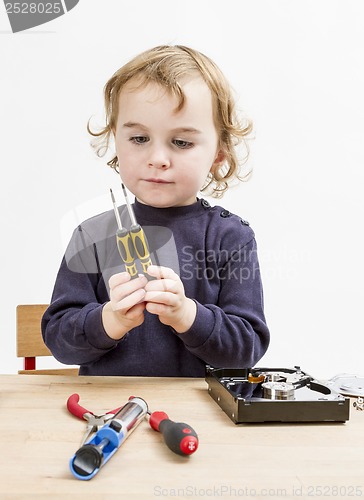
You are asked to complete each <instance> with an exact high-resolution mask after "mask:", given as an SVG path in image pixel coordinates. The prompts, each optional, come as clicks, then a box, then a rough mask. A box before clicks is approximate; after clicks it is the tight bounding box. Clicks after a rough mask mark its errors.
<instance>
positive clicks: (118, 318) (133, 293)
mask: <svg viewBox="0 0 364 500" xmlns="http://www.w3.org/2000/svg"><path fill="white" fill-rule="evenodd" d="M147 283H148V280H147V278H146V277H145V276H141V275H140V276H139V277H138V278H135V279H133V280H132V279H131V278H130V275H129V273H127V272H123V273H118V274H114V275H113V276H111V278H110V279H109V287H110V302H107V303H106V304H105V306H104V307H103V310H102V322H103V325H104V329H105V331H106V333H107V334H108V335H109V337H111V338H112V339H114V340H120V339H121V338H122V337H123V336H124V335H125V334H126V333H127V332H128V331H129V330H131V329H132V328H135V327H136V326H139V325H141V324H142V323H143V321H144V309H145V302H143V298H144V296H145V290H144V287H145V285H146V284H147Z"/></svg>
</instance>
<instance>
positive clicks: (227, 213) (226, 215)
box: [220, 210, 231, 219]
mask: <svg viewBox="0 0 364 500" xmlns="http://www.w3.org/2000/svg"><path fill="white" fill-rule="evenodd" d="M220 217H223V218H224V219H226V218H227V217H231V212H229V210H223V211H222V212H220Z"/></svg>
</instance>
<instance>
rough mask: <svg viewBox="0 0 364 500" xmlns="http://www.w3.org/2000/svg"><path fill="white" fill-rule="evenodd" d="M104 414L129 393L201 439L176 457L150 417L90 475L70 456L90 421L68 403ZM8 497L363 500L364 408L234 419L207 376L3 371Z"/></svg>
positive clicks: (0, 460)
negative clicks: (83, 477)
mask: <svg viewBox="0 0 364 500" xmlns="http://www.w3.org/2000/svg"><path fill="white" fill-rule="evenodd" d="M75 392H76V393H78V394H79V395H80V398H81V400H80V403H81V404H82V405H83V406H85V407H86V408H88V409H90V410H92V411H94V412H101V413H103V412H104V411H105V410H110V409H112V408H114V407H116V406H121V405H122V404H124V403H125V402H126V401H127V399H128V398H129V396H131V395H134V396H140V397H142V398H144V399H145V400H146V401H147V403H148V405H149V408H150V410H151V411H155V410H161V411H165V412H166V413H168V414H169V416H170V418H171V419H173V420H178V421H185V422H188V423H189V424H190V425H191V426H192V427H193V428H194V429H195V430H196V431H197V433H198V435H199V440H200V445H199V449H198V450H197V452H196V453H195V454H194V455H192V456H190V457H180V456H178V455H175V454H174V453H172V452H171V451H170V450H169V449H168V448H167V447H166V446H165V444H164V443H163V441H162V436H161V435H160V434H159V433H157V432H155V431H153V430H152V429H151V428H150V427H149V424H148V423H147V421H145V422H142V423H141V424H140V425H139V426H138V428H137V429H136V430H135V432H134V433H133V434H132V435H131V436H130V437H129V439H127V440H126V441H125V442H124V443H123V444H122V446H121V448H120V449H119V450H118V451H117V452H116V454H115V455H114V456H113V457H112V458H111V459H110V461H109V462H108V463H107V464H106V465H105V466H104V467H103V468H102V469H101V470H100V472H99V473H98V474H97V475H96V476H95V477H94V478H93V479H91V480H90V481H80V480H78V479H76V478H75V477H74V476H73V475H72V473H71V472H70V470H69V465H68V464H69V460H70V458H71V457H72V456H73V454H74V453H75V451H76V450H77V449H78V447H79V443H80V440H81V437H82V435H83V432H84V430H85V423H84V422H83V421H81V420H79V419H77V418H76V417H74V416H72V415H70V414H69V413H68V412H67V409H66V405H65V404H66V400H67V398H68V396H69V395H71V394H72V393H75ZM0 408H1V442H0V446H1V453H0V466H1V467H0V498H1V499H2V500H3V499H8V498H11V499H14V498H18V499H28V498H34V499H40V498H42V499H43V498H50V499H56V498H62V499H66V500H68V499H72V498H85V499H86V498H87V499H88V498H92V499H94V498H96V499H97V498H100V499H109V498H128V499H135V498H136V499H143V500H144V499H151V498H162V499H171V498H264V499H267V498H286V499H287V498H289V499H292V498H293V499H295V498H296V497H297V498H316V497H323V498H339V499H341V498H351V499H353V498H357V497H360V496H364V412H362V411H358V410H355V409H354V408H353V407H352V404H351V416H350V420H349V421H348V422H347V423H345V424H335V423H329V424H327V423H324V424H279V423H276V424H241V425H234V424H233V423H232V422H231V421H230V419H229V418H228V417H227V416H226V415H225V413H224V412H223V411H222V410H221V409H220V408H219V406H218V405H217V404H216V403H215V402H214V401H213V400H212V399H211V397H210V396H209V394H208V391H207V384H206V382H205V381H204V380H203V379H173V378H163V379H158V378H124V377H63V376H46V375H2V376H0Z"/></svg>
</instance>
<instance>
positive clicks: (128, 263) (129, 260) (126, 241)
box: [116, 228, 138, 279]
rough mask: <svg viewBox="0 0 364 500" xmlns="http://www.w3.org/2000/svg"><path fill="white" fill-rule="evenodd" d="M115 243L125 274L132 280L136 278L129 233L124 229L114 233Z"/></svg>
mask: <svg viewBox="0 0 364 500" xmlns="http://www.w3.org/2000/svg"><path fill="white" fill-rule="evenodd" d="M116 243H117V246H118V250H119V254H120V257H121V259H122V261H123V262H124V264H125V268H126V270H127V272H128V273H129V274H130V276H131V278H132V279H134V278H137V277H138V270H137V267H136V263H135V257H134V247H133V242H132V239H131V237H130V233H129V231H127V230H126V229H124V228H123V229H118V230H117V232H116Z"/></svg>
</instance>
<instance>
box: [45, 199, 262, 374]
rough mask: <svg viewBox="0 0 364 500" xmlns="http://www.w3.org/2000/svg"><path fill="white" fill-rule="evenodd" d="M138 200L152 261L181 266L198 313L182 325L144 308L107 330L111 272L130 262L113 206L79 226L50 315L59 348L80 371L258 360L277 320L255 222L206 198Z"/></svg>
mask: <svg viewBox="0 0 364 500" xmlns="http://www.w3.org/2000/svg"><path fill="white" fill-rule="evenodd" d="M134 210H135V215H136V218H137V220H138V223H139V224H141V225H142V226H143V228H144V230H145V233H146V235H147V239H148V242H149V246H150V251H151V256H152V260H153V263H155V264H157V265H163V266H166V267H170V268H172V269H174V270H175V271H176V272H177V274H178V275H179V276H180V278H181V280H182V282H183V285H184V288H185V294H186V296H187V297H189V298H191V299H193V300H194V301H195V302H196V305H197V314H196V319H195V321H194V323H193V324H192V326H191V328H190V329H189V330H188V331H187V332H185V333H181V334H178V333H177V332H175V331H174V330H173V329H172V328H170V327H169V326H166V325H164V324H162V323H161V322H160V321H159V318H158V316H156V315H153V314H150V313H148V312H147V311H145V313H144V317H145V319H144V323H143V324H142V325H141V326H139V327H137V328H133V329H132V330H130V332H128V333H127V334H126V335H125V336H124V337H123V338H122V339H121V340H119V341H117V340H113V339H111V338H110V337H109V336H108V335H107V334H106V332H105V330H104V328H103V324H102V319H101V313H102V307H103V305H104V304H105V303H106V302H108V301H109V290H108V279H109V278H110V276H112V275H113V274H115V273H116V272H121V271H123V270H124V265H123V263H122V261H121V258H120V255H119V253H118V250H117V245H116V239H115V233H116V230H117V226H116V221H115V216H114V213H113V211H112V210H110V211H109V212H105V213H103V214H100V215H97V216H95V217H93V218H91V219H88V220H86V221H85V222H83V223H82V224H81V225H80V226H79V227H78V228H77V229H76V230H75V231H74V234H73V236H72V238H71V241H70V243H69V246H68V248H67V250H66V253H65V256H64V258H63V260H62V263H61V266H60V269H59V272H58V275H57V278H56V283H55V286H54V290H53V295H52V300H51V304H50V306H49V308H48V309H47V311H46V312H45V314H44V316H43V320H42V333H43V338H44V341H45V343H46V345H47V346H48V347H49V349H50V350H51V351H52V353H53V355H54V356H55V358H57V359H58V360H59V361H61V362H63V363H66V364H76V365H80V375H129V376H167V377H171V376H176V377H203V376H204V375H205V366H206V364H209V365H211V366H213V367H229V368H243V367H244V368H249V367H253V366H254V365H255V364H256V363H257V362H258V361H259V360H260V358H261V357H262V356H263V354H264V353H265V352H266V350H267V348H268V344H269V330H268V328H267V325H266V321H265V317H264V311H263V293H262V284H261V277H260V271H259V263H258V257H257V248H256V242H255V237H254V233H253V231H252V229H251V228H250V226H249V225H248V223H247V222H245V221H243V220H242V219H240V218H239V217H237V216H236V215H233V214H231V213H230V212H228V211H227V210H224V209H223V208H222V207H220V206H214V207H211V206H210V205H209V203H208V202H207V201H206V200H197V201H196V203H194V204H193V205H189V206H185V207H176V208H154V207H150V206H147V205H143V204H141V203H139V202H138V201H137V200H136V201H135V203H134ZM119 212H120V217H121V220H122V224H123V226H125V227H130V219H129V216H128V213H127V210H126V207H125V206H122V207H120V208H119ZM137 264H138V266H139V265H140V262H137ZM140 270H141V267H140Z"/></svg>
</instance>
